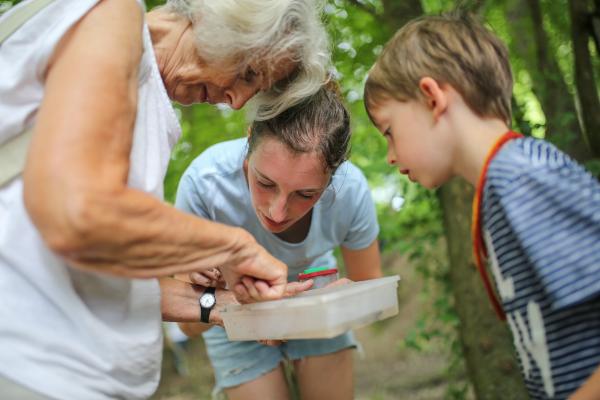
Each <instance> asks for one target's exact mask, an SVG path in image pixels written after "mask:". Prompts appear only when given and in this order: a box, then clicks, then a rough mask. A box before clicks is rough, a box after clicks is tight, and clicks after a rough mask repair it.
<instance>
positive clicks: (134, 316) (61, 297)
mask: <svg viewBox="0 0 600 400" xmlns="http://www.w3.org/2000/svg"><path fill="white" fill-rule="evenodd" d="M96 2H97V0H59V1H56V2H54V3H53V4H51V5H50V6H48V7H47V8H45V9H44V10H43V11H41V12H40V13H39V14H37V15H36V16H35V17H34V18H32V19H31V20H30V21H28V22H27V23H26V24H25V25H23V26H22V27H21V28H20V29H19V31H17V32H16V33H14V34H13V35H12V36H11V37H10V38H9V39H7V41H6V42H4V44H2V45H0V71H2V72H1V73H0V143H1V142H4V141H6V140H7V139H8V138H10V137H12V136H14V135H16V134H18V133H19V132H22V131H23V130H24V128H26V127H30V126H31V125H32V124H33V123H34V122H35V118H36V115H37V111H38V108H39V106H40V102H41V101H42V98H43V96H44V81H43V80H42V75H43V72H44V70H45V69H46V66H47V63H48V59H49V57H50V56H51V55H52V52H53V50H54V48H55V46H56V44H57V43H58V41H59V40H60V38H61V37H62V36H63V35H64V34H65V32H66V31H67V30H68V29H69V28H70V27H72V26H73V24H75V23H76V22H77V21H78V20H79V19H80V18H81V17H82V16H83V15H85V14H86V13H87V12H88V11H89V10H90V9H91V8H92V7H93V6H94V5H95V4H96ZM142 5H143V4H142ZM16 7H19V6H16ZM10 12H11V11H9V13H10ZM143 38H144V54H143V59H142V61H141V64H140V78H139V90H138V108H137V117H136V123H135V131H134V139H133V148H132V150H131V155H130V161H131V164H130V168H131V169H130V172H129V186H131V187H133V188H136V189H139V190H143V191H145V192H148V193H150V194H152V195H153V196H156V197H157V198H162V194H163V179H164V175H165V172H166V168H167V164H168V162H169V155H170V150H171V148H172V147H173V145H174V144H175V143H176V141H177V140H178V138H179V135H180V133H181V129H180V126H179V123H178V120H177V117H176V115H175V112H174V110H173V108H172V107H171V103H170V101H169V98H168V96H167V93H166V90H165V88H164V86H163V83H162V79H161V77H160V74H159V71H158V66H157V65H156V60H155V57H154V52H153V49H152V43H151V41H150V34H149V32H148V28H147V26H144V36H143ZM109 56H110V55H107V57H109ZM65 173H68V171H65ZM22 189H23V184H22V181H21V179H20V178H17V179H15V180H13V181H12V182H11V183H9V184H8V185H6V186H5V187H3V188H1V189H0V375H3V376H5V377H7V378H9V379H12V380H14V381H16V382H18V383H20V384H22V385H25V386H27V387H29V388H31V389H33V390H36V391H39V392H40V393H43V394H45V395H46V396H49V397H52V398H57V399H86V400H93V399H109V398H110V399H114V398H127V399H138V398H146V397H149V396H150V395H151V394H152V393H153V392H154V390H155V389H156V386H157V384H158V380H159V374H160V363H161V355H162V334H161V314H160V291H159V286H158V282H157V281H156V280H155V279H152V280H128V279H121V278H113V277H108V276H105V275H99V274H96V273H91V272H83V271H80V270H76V269H73V268H70V267H69V266H67V265H66V264H65V263H64V262H63V260H62V259H61V258H59V257H57V256H56V255H55V254H54V253H53V252H52V251H51V250H49V249H48V247H47V246H46V244H45V243H44V242H43V241H42V239H41V237H40V235H39V233H38V231H37V230H36V228H35V226H34V225H33V224H32V223H31V220H30V219H29V216H28V215H27V212H26V210H25V208H24V204H23V193H22ZM38 201H43V199H38Z"/></svg>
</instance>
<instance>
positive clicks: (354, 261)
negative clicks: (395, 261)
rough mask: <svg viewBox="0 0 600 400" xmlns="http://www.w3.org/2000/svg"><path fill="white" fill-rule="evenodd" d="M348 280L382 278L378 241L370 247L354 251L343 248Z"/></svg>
mask: <svg viewBox="0 0 600 400" xmlns="http://www.w3.org/2000/svg"><path fill="white" fill-rule="evenodd" d="M341 250H342V257H343V258H344V265H345V267H346V273H347V275H348V278H349V279H351V280H353V281H364V280H367V279H375V278H381V276H382V273H381V255H380V254H379V243H378V242H377V239H375V240H374V241H373V243H371V244H370V245H369V246H368V247H366V248H364V249H360V250H352V249H349V248H347V247H344V246H341Z"/></svg>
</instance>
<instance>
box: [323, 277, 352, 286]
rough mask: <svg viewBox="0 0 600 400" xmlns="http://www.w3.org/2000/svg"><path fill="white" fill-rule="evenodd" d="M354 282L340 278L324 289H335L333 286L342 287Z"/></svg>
mask: <svg viewBox="0 0 600 400" xmlns="http://www.w3.org/2000/svg"><path fill="white" fill-rule="evenodd" d="M352 282H354V281H352V280H350V279H348V278H340V279H338V280H337V281H333V282H331V283H330V284H328V285H326V286H325V287H335V286H342V285H347V284H349V283H352Z"/></svg>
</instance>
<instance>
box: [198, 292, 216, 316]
mask: <svg viewBox="0 0 600 400" xmlns="http://www.w3.org/2000/svg"><path fill="white" fill-rule="evenodd" d="M215 291H216V288H214V287H212V286H211V287H207V288H206V290H204V293H202V295H201V296H200V298H199V299H198V303H199V304H200V322H204V323H205V324H208V322H209V321H208V317H209V316H210V311H211V310H212V309H213V307H214V306H215V303H216V297H215ZM205 295H212V296H213V297H214V299H215V301H213V305H212V306H210V307H203V306H202V301H201V299H202V297H204V296H205Z"/></svg>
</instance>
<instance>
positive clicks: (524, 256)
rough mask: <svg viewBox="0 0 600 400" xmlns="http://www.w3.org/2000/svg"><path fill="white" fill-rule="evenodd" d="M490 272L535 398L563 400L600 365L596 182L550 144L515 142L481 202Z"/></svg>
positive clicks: (503, 152)
mask: <svg viewBox="0 0 600 400" xmlns="http://www.w3.org/2000/svg"><path fill="white" fill-rule="evenodd" d="M483 225H484V237H485V240H486V245H487V249H488V253H489V258H490V269H491V271H492V275H493V276H494V281H495V283H496V288H497V289H498V293H499V295H500V299H501V302H502V306H503V308H504V311H505V312H506V315H507V321H508V324H509V326H510V329H511V331H512V333H513V339H514V344H515V347H516V350H517V353H518V356H519V361H520V366H521V370H522V372H523V375H524V377H525V383H526V385H527V388H528V390H529V394H530V396H531V398H532V399H564V398H566V397H568V396H569V395H570V394H571V393H573V392H574V391H576V390H577V388H579V387H580V386H581V385H582V384H583V383H584V382H585V381H586V379H587V378H588V377H589V376H590V375H591V374H592V373H593V372H594V371H595V370H596V368H598V366H599V365H600V183H599V182H598V181H597V180H596V179H595V178H594V177H593V176H592V175H591V174H590V173H589V172H587V171H586V170H585V169H584V168H582V167H581V166H580V165H578V164H577V163H576V162H574V161H573V160H571V159H570V158H569V157H568V156H567V155H565V154H564V153H562V152H561V151H559V150H558V149H556V148H555V147H554V146H553V145H551V144H549V143H546V142H544V141H541V140H536V139H533V138H523V139H517V140H512V141H510V142H508V143H507V144H505V145H504V146H503V147H502V148H501V149H500V151H499V152H498V153H497V154H496V156H495V157H494V159H493V160H492V161H491V163H490V166H489V169H488V173H487V179H486V182H485V186H484V194H483Z"/></svg>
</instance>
